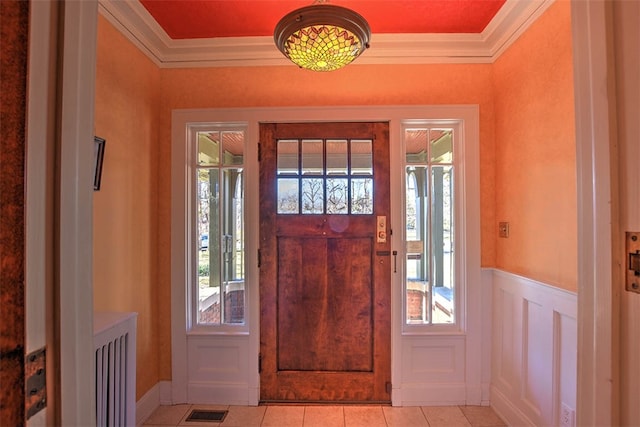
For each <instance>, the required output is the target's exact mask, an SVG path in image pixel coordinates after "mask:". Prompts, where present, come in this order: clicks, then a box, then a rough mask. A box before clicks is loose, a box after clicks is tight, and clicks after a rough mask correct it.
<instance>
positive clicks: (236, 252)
mask: <svg viewBox="0 0 640 427" xmlns="http://www.w3.org/2000/svg"><path fill="white" fill-rule="evenodd" d="M195 135H196V144H195V145H196V164H195V165H194V171H195V173H194V181H195V183H194V188H195V192H196V195H195V203H196V208H195V228H196V235H197V239H195V241H194V243H193V246H195V247H194V251H193V253H195V254H197V256H196V257H194V261H195V262H194V264H195V265H194V272H193V274H192V275H191V277H194V278H195V280H193V284H192V287H191V288H192V293H193V295H194V297H195V298H194V301H193V304H192V307H193V308H192V316H193V319H194V322H193V323H194V324H199V325H243V324H244V323H245V310H244V307H245V283H244V277H245V272H244V269H245V257H244V240H245V236H244V180H243V167H242V166H243V162H244V140H245V131H244V129H224V128H221V127H216V126H213V127H212V128H211V129H209V130H202V129H201V130H200V131H198V132H196V133H195Z"/></svg>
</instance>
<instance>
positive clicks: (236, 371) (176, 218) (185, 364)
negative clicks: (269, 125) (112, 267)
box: [171, 106, 489, 405]
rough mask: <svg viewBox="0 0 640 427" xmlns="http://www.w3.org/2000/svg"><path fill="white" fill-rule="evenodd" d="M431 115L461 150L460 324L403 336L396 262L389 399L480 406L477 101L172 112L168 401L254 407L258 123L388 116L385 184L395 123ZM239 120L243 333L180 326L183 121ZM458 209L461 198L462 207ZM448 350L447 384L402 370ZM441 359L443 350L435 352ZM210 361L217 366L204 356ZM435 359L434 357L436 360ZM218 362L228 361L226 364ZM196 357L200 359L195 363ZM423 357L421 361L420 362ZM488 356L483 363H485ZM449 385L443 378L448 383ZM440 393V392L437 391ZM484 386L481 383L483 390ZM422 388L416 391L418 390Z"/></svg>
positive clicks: (398, 175) (396, 218) (397, 238)
mask: <svg viewBox="0 0 640 427" xmlns="http://www.w3.org/2000/svg"><path fill="white" fill-rule="evenodd" d="M415 117H419V118H421V119H422V118H423V119H425V120H438V119H441V118H442V117H447V118H449V119H451V118H453V119H452V120H458V121H459V123H461V125H460V129H461V132H462V133H463V135H464V140H465V144H464V146H465V147H464V149H462V150H461V152H459V154H460V155H461V156H462V158H461V163H462V166H464V168H463V169H464V171H465V172H464V175H463V176H464V178H463V179H464V180H465V185H466V189H465V192H464V194H465V203H464V206H466V209H467V210H466V211H465V212H464V213H459V214H457V215H459V216H458V221H459V222H458V227H459V228H458V232H459V235H458V238H459V239H460V245H461V248H468V250H467V252H466V254H465V255H464V256H460V257H459V258H460V259H461V260H463V262H464V265H463V266H461V268H460V274H464V275H465V276H466V277H465V278H464V281H465V282H466V283H467V287H466V295H467V297H466V303H463V304H466V313H467V318H466V321H465V320H462V322H463V329H462V330H461V331H459V332H456V333H452V334H443V333H439V334H438V335H433V334H430V333H429V332H428V331H426V330H425V331H422V332H420V333H415V332H413V333H407V332H404V333H403V320H402V312H403V310H402V301H403V295H402V289H403V286H402V274H401V272H402V268H399V270H398V273H397V274H394V275H393V277H392V289H393V290H392V295H391V300H392V325H391V326H392V383H393V393H392V401H393V404H394V405H420V404H429V403H431V404H435V403H449V404H464V403H468V404H480V403H481V402H482V401H485V402H488V396H483V393H482V385H481V378H482V377H485V376H483V375H482V374H481V366H482V360H481V358H478V357H474V355H477V354H481V324H482V322H481V321H480V316H481V304H480V292H481V290H480V283H481V280H480V224H479V221H480V211H479V206H480V203H479V187H478V182H479V163H478V159H479V152H478V150H479V148H478V145H479V140H478V138H479V117H478V107H477V106H421V107H420V106H418V107H414V106H412V107H337V108H336V107H332V108H329V107H318V108H312V107H309V108H258V109H211V110H176V111H174V112H173V118H172V193H171V194H172V219H171V221H172V223H171V224H172V226H171V232H172V236H171V241H172V251H171V253H172V269H171V271H172V372H173V379H172V402H173V403H185V402H188V403H212V402H213V400H212V399H215V403H224V404H244V405H247V404H248V405H255V404H257V403H258V401H259V398H260V396H259V375H258V348H259V333H258V331H259V324H258V319H259V316H258V314H259V307H258V303H259V301H258V269H257V249H258V246H259V242H258V240H257V236H258V232H257V231H258V215H257V212H258V210H257V203H258V186H257V182H258V180H257V171H258V167H259V165H258V161H257V141H258V123H259V122H296V121H298V122H309V121H389V122H390V143H391V144H390V145H391V146H392V147H398V148H396V149H392V150H391V152H390V160H391V187H392V188H402V185H403V179H402V176H403V173H404V171H403V170H401V169H402V168H401V166H400V165H401V164H402V158H401V157H402V155H403V154H402V153H401V152H400V149H399V147H401V137H402V135H401V132H402V130H401V128H402V120H403V119H405V118H415ZM220 122H232V123H246V124H247V126H248V127H247V129H248V130H247V138H246V140H247V141H248V143H247V145H246V147H245V153H246V155H245V170H246V181H245V182H246V188H245V206H246V208H245V212H246V217H245V227H246V236H247V240H246V242H245V248H246V254H247V255H246V256H247V259H246V278H245V280H246V284H245V286H246V298H247V304H248V310H247V311H246V321H247V322H248V326H249V327H248V332H247V331H246V330H242V329H240V330H238V331H237V332H235V333H234V332H233V330H232V329H230V328H229V327H225V328H216V327H212V328H210V329H209V330H206V331H204V330H203V329H202V328H201V327H200V328H198V330H197V331H196V330H194V331H189V330H188V326H187V325H188V318H189V314H188V313H187V312H186V310H187V307H188V304H187V296H186V295H187V289H186V284H187V283H188V282H189V281H188V274H189V271H188V269H187V266H188V262H189V261H188V249H187V248H190V247H192V245H191V242H190V238H191V237H190V236H191V235H192V234H191V233H190V232H189V229H190V228H189V221H188V217H187V215H188V212H187V209H186V206H187V197H188V194H189V190H188V185H189V183H188V181H187V180H188V179H189V178H188V177H189V176H190V175H189V174H188V173H187V170H186V168H187V167H188V159H189V152H188V147H187V145H186V144H185V142H186V141H185V135H186V134H187V132H186V131H185V130H186V128H187V123H190V124H193V123H220ZM402 197H403V196H402V192H401V191H394V192H392V200H391V203H392V206H404V204H403V200H402ZM461 205H462V204H461ZM402 213H403V212H402V210H398V211H397V212H395V213H394V214H393V215H392V224H391V227H392V229H395V230H402V227H403V219H402ZM401 238H402V233H400V232H397V233H394V235H393V236H392V247H393V248H394V249H397V250H398V252H399V254H398V256H399V259H404V258H403V257H404V249H403V243H402V240H401ZM443 346H444V347H446V348H447V349H448V351H450V352H451V353H450V354H451V355H452V357H454V358H455V359H456V360H458V361H459V362H461V363H458V364H457V365H456V366H457V367H456V372H454V373H453V375H451V377H450V379H449V380H446V379H441V380H439V381H440V382H439V383H437V384H435V383H432V384H426V383H420V382H416V381H415V380H414V379H412V375H411V373H407V372H403V371H402V369H403V366H405V369H409V368H408V367H410V366H415V365H412V364H409V363H405V364H403V363H402V360H403V357H405V355H406V354H407V352H413V353H412V354H410V355H409V357H414V358H415V357H421V356H425V355H426V356H428V355H429V354H430V352H433V351H438V352H440V351H441V349H442V348H443ZM438 354H439V355H440V356H441V353H438ZM212 357H213V358H215V359H216V360H218V361H219V362H218V363H217V364H216V366H215V367H213V366H211V365H210V364H207V363H202V362H199V361H202V360H211V358H212ZM440 358H441V357H440ZM220 361H226V365H225V364H224V362H222V363H221V362H220ZM198 363H202V364H201V365H198ZM425 363H426V362H425ZM488 363H489V361H486V366H488ZM447 382H448V383H449V384H446V383H447ZM443 386H446V387H448V389H447V393H445V394H443V393H438V390H442V387H443ZM485 389H487V390H488V385H487V387H485ZM425 391H426V392H427V393H426V394H424V395H423V397H420V395H421V394H422V393H424V392H425Z"/></svg>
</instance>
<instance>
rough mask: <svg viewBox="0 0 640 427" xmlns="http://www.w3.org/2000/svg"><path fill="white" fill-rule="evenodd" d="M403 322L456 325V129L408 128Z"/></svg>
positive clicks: (406, 131) (406, 142)
mask: <svg viewBox="0 0 640 427" xmlns="http://www.w3.org/2000/svg"><path fill="white" fill-rule="evenodd" d="M403 138H404V147H405V250H406V259H405V281H404V282H405V323H406V324H407V325H434V324H445V325H446V324H455V323H456V322H457V319H456V307H457V304H456V299H457V298H458V292H456V286H455V275H454V272H455V268H454V266H455V257H454V248H455V244H454V229H455V224H454V217H455V210H454V200H455V198H454V171H455V169H454V152H453V138H454V129H452V128H444V129H443V128H435V127H427V126H424V127H417V126H416V127H413V126H412V127H406V128H405V129H404V132H403Z"/></svg>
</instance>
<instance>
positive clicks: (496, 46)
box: [99, 0, 555, 68]
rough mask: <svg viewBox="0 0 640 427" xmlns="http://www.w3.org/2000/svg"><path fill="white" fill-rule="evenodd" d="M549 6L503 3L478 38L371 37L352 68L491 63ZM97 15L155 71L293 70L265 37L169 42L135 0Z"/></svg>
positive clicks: (111, 4)
mask: <svg viewBox="0 0 640 427" xmlns="http://www.w3.org/2000/svg"><path fill="white" fill-rule="evenodd" d="M554 1H555V0H507V1H506V3H505V4H504V6H502V8H501V9H500V11H499V12H498V13H497V14H496V16H495V17H494V18H493V20H492V21H491V22H490V23H489V25H487V28H485V30H484V31H483V32H482V33H480V34H373V35H372V37H371V48H369V49H367V50H366V51H365V52H364V53H363V54H362V55H361V56H360V57H359V58H358V59H357V63H358V64H430V63H492V62H494V61H495V60H496V59H497V58H498V57H499V56H500V55H501V54H502V52H504V51H505V50H506V49H507V48H508V47H509V46H510V45H511V43H513V42H514V41H515V40H516V39H517V38H518V37H519V36H520V35H521V34H522V33H523V32H524V31H525V30H526V29H527V28H528V27H529V26H530V25H531V24H532V23H533V22H534V21H535V20H536V19H537V18H538V17H539V16H540V15H541V14H542V13H543V12H544V11H545V10H546V9H547V8H548V7H549V6H550V5H551V4H552V3H553V2H554ZM99 11H100V13H101V14H102V15H103V16H104V17H105V18H106V19H107V20H108V21H109V22H110V23H111V24H112V25H114V26H115V27H116V28H117V29H118V30H119V31H120V32H121V33H122V34H123V35H124V36H125V37H127V38H128V39H129V40H130V41H131V42H132V43H133V44H134V45H136V46H137V47H138V48H139V49H140V50H141V51H142V52H143V53H144V54H146V55H147V56H148V57H149V58H150V59H151V60H152V61H153V62H154V63H155V64H156V65H157V66H158V67H160V68H196V67H247V66H265V65H267V66H271V65H279V66H287V65H288V66H292V67H293V66H295V65H293V64H291V62H290V61H289V60H287V59H286V58H285V57H284V56H283V55H282V54H281V53H280V51H278V49H277V48H276V46H275V43H274V42H273V37H270V36H264V37H223V38H211V39H188V40H173V39H171V38H170V37H169V36H168V35H167V34H166V33H165V31H164V30H163V29H162V28H161V27H160V25H158V23H157V22H156V21H155V20H154V19H153V17H152V16H151V15H150V14H149V12H148V11H147V10H146V9H145V8H144V6H142V4H141V3H140V2H139V1H137V0H133V1H132V0H127V1H123V0H99Z"/></svg>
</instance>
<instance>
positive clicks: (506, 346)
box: [491, 270, 578, 426]
mask: <svg viewBox="0 0 640 427" xmlns="http://www.w3.org/2000/svg"><path fill="white" fill-rule="evenodd" d="M492 305H493V328H492V329H493V330H492V350H493V352H492V354H493V358H492V370H491V372H492V381H491V405H492V406H493V407H494V409H495V410H496V412H498V413H499V414H500V415H501V416H502V417H503V418H504V419H505V420H506V421H507V422H508V423H509V424H510V425H532V426H541V425H544V426H558V425H560V414H561V408H562V407H563V405H564V407H565V408H569V410H570V411H575V408H576V373H577V344H578V342H577V323H576V318H577V296H576V294H575V293H573V292H568V291H565V290H562V289H559V288H556V287H553V286H549V285H546V284H544V283H540V282H537V281H535V280H531V279H527V278H525V277H522V276H518V275H515V274H511V273H507V272H504V271H500V270H494V271H493V302H492ZM571 418H572V419H575V416H574V415H573V413H572V414H571Z"/></svg>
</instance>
